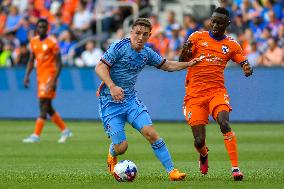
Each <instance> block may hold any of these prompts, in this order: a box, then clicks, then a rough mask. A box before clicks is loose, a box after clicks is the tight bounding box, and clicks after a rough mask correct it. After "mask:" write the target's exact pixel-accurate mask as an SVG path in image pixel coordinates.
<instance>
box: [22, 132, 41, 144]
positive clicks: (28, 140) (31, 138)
mask: <svg viewBox="0 0 284 189" xmlns="http://www.w3.org/2000/svg"><path fill="white" fill-rule="evenodd" d="M37 142H39V136H37V135H35V134H32V135H31V136H29V137H28V138H25V139H23V143H37Z"/></svg>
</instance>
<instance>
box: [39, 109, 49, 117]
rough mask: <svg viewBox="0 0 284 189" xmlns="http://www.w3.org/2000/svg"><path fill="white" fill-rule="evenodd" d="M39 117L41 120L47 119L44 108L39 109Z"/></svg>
mask: <svg viewBox="0 0 284 189" xmlns="http://www.w3.org/2000/svg"><path fill="white" fill-rule="evenodd" d="M39 117H40V118H42V119H46V117H47V110H46V109H45V108H41V109H40V115H39Z"/></svg>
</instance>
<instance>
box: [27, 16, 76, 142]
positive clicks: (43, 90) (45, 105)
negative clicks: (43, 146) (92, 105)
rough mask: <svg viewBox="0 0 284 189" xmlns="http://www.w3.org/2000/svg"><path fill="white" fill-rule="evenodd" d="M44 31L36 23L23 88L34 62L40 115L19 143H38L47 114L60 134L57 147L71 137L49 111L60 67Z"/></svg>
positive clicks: (54, 43)
mask: <svg viewBox="0 0 284 189" xmlns="http://www.w3.org/2000/svg"><path fill="white" fill-rule="evenodd" d="M47 31H48V21H47V20H46V19H39V20H38V22H37V24H36V32H37V34H38V35H37V36H35V37H34V38H32V39H31V42H30V46H31V51H32V53H31V57H30V60H29V63H28V65H27V69H26V75H25V79H24V85H25V87H28V86H29V76H30V74H31V72H32V70H33V67H34V62H36V64H35V66H36V75H37V84H38V98H39V107H40V115H39V117H38V118H37V120H36V125H35V129H34V133H33V134H32V135H31V136H29V137H28V138H25V139H24V140H23V142H24V143H34V142H39V137H40V134H41V132H42V129H43V127H44V122H45V120H46V118H47V114H48V115H49V116H50V118H51V120H52V121H53V122H54V123H55V124H56V125H57V126H58V127H59V129H60V130H61V137H60V139H59V140H58V142H59V143H64V142H65V141H66V140H67V138H69V137H71V136H72V133H71V131H70V129H68V128H67V127H66V125H65V123H64V122H63V120H62V119H61V117H60V115H59V114H58V113H57V112H56V111H55V110H54V108H53V107H52V99H53V98H54V97H55V91H56V83H57V79H58V76H59V74H60V70H61V67H62V61H61V56H60V51H59V48H58V45H57V40H56V39H55V38H54V37H52V36H48V35H47Z"/></svg>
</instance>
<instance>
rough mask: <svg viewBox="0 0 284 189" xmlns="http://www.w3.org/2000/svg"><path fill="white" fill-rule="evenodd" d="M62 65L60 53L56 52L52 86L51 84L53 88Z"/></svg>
mask: <svg viewBox="0 0 284 189" xmlns="http://www.w3.org/2000/svg"><path fill="white" fill-rule="evenodd" d="M62 65H63V63H62V59H61V53H60V52H58V53H57V54H56V68H57V72H56V75H55V78H54V81H53V83H52V86H51V87H53V89H55V88H56V84H57V79H58V77H59V75H60V73H61V69H62Z"/></svg>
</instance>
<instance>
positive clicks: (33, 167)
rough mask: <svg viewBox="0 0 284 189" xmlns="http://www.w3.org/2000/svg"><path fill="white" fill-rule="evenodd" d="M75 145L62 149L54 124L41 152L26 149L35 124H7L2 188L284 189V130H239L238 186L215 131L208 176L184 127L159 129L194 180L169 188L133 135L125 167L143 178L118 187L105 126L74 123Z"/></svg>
mask: <svg viewBox="0 0 284 189" xmlns="http://www.w3.org/2000/svg"><path fill="white" fill-rule="evenodd" d="M67 124H68V125H69V127H70V128H71V129H72V131H73V133H74V137H73V138H72V139H71V140H70V141H68V142H67V143H66V144H58V143H57V139H58V138H59V132H58V130H57V128H55V126H54V125H53V124H51V123H49V122H48V123H47V125H46V127H45V128H44V132H43V134H42V137H41V141H40V143H38V144H23V143H22V142H21V140H22V139H23V138H24V137H26V136H28V135H29V134H31V132H32V130H33V125H34V122H33V121H0V188H49V189H54V188H97V189H101V188H109V189H112V188H137V189H140V188H143V189H144V188H153V189H159V188H163V189H164V188H210V189H213V188H216V189H223V188H224V189H225V188H226V189H227V188H229V189H231V188H242V189H243V188H269V189H272V188H273V189H274V188H279V189H280V188H284V124H232V127H233V129H234V131H235V132H236V134H237V137H238V143H239V159H240V166H241V168H242V171H243V172H244V174H245V179H244V181H242V182H234V181H233V180H232V178H231V175H230V163H229V160H228V156H227V154H226V151H225V148H224V144H223V140H222V136H221V134H220V132H219V129H218V127H217V126H216V125H214V124H211V125H209V126H208V128H207V131H208V132H207V144H208V147H209V148H210V155H209V165H210V169H209V173H208V175H206V176H202V175H201V174H200V173H199V170H198V164H197V158H198V154H197V153H196V152H195V150H194V148H193V146H192V143H193V142H192V136H191V131H190V128H188V127H187V126H186V125H185V124H184V123H156V124H155V127H156V129H157V130H158V131H159V134H160V135H161V136H162V137H163V139H164V140H165V141H166V143H167V145H168V147H169V149H170V152H171V154H172V157H173V160H174V162H175V165H176V167H177V168H179V169H181V170H182V171H185V172H186V173H187V174H188V177H187V178H186V180H185V181H183V182H170V181H169V180H168V177H167V174H166V173H165V171H164V170H163V168H162V166H161V165H160V163H159V162H158V160H157V159H156V158H155V157H154V154H153V153H152V150H151V148H150V146H149V144H148V143H147V142H146V141H145V140H144V139H143V138H142V136H140V134H139V133H137V132H136V131H135V130H134V129H132V128H131V127H130V126H129V125H127V127H126V132H127V137H128V140H129V148H128V151H127V153H126V154H125V155H123V156H121V157H120V159H129V160H132V161H134V162H135V163H136V165H137V167H138V172H139V174H138V176H137V178H136V180H135V181H134V182H132V183H119V182H117V181H115V180H114V178H113V177H112V176H110V175H108V173H107V172H106V154H107V148H108V144H109V140H108V139H107V138H106V136H105V134H104V131H103V129H102V126H101V123H99V122H67Z"/></svg>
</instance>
